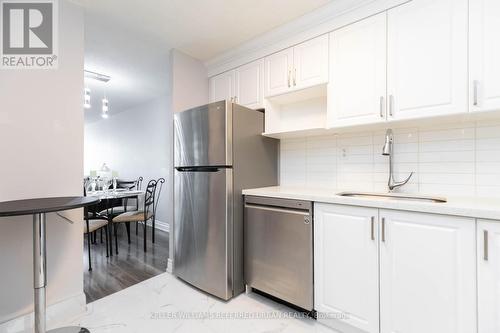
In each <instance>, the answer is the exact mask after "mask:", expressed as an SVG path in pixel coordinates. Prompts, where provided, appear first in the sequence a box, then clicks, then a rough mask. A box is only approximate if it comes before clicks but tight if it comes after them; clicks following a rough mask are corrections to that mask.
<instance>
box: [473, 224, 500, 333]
mask: <svg viewBox="0 0 500 333" xmlns="http://www.w3.org/2000/svg"><path fill="white" fill-rule="evenodd" d="M477 236H478V240H477V253H478V258H477V278H478V280H477V284H478V285H477V289H478V316H479V317H478V327H479V333H498V332H500V221H494V222H493V221H482V220H479V221H478V224H477Z"/></svg>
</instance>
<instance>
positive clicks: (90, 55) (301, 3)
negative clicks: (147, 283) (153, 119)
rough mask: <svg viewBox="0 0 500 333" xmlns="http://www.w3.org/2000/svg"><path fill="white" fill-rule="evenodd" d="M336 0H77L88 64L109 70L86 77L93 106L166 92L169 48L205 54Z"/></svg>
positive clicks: (126, 103) (123, 105) (116, 106)
mask: <svg viewBox="0 0 500 333" xmlns="http://www.w3.org/2000/svg"><path fill="white" fill-rule="evenodd" d="M331 1H332V0H252V1H250V0H209V1H208V0H164V1H160V0H143V1H140V2H139V1H130V0H128V1H125V0H105V1H104V0H73V2H76V3H78V4H80V5H82V6H83V7H84V8H85V69H87V70H91V71H94V72H99V73H102V74H105V75H109V76H111V80H110V81H109V82H108V83H107V84H102V83H100V82H96V81H94V80H86V86H87V87H88V88H90V89H91V96H92V109H90V110H86V112H85V120H86V121H87V122H91V121H96V120H98V119H100V116H99V114H100V110H101V109H100V108H101V104H100V99H102V97H103V96H104V95H107V98H108V99H109V101H110V114H111V115H112V114H113V113H116V112H120V111H124V110H126V109H129V108H132V107H135V106H137V105H140V104H141V103H144V102H146V101H149V100H152V99H155V98H158V97H160V96H164V95H166V94H168V91H169V89H168V84H169V82H168V77H169V75H168V71H169V66H168V64H169V50H170V49H171V48H176V49H178V50H180V51H182V52H184V53H186V54H188V55H190V56H192V57H194V58H197V59H200V60H202V61H206V60H208V59H211V58H213V57H214V56H216V55H218V54H220V53H222V52H224V51H227V50H229V49H232V48H234V47H235V46H237V45H239V44H241V43H243V42H245V41H247V40H250V39H252V38H255V37H257V36H259V35H261V34H263V33H265V32H267V31H269V30H272V29H273V28H275V27H277V26H280V25H282V24H284V23H286V22H289V21H291V20H293V19H295V18H297V17H299V16H302V15H304V14H306V13H308V12H310V11H312V10H314V9H316V8H318V7H320V6H322V5H325V4H327V3H329V2H331Z"/></svg>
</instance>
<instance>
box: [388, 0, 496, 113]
mask: <svg viewBox="0 0 500 333" xmlns="http://www.w3.org/2000/svg"><path fill="white" fill-rule="evenodd" d="M492 1H493V0H492ZM467 22H468V1H467V0H418V1H410V2H408V3H406V4H403V5H401V6H398V7H395V8H393V9H390V10H389V11H388V34H387V36H388V41H387V43H388V45H387V47H388V62H387V65H388V68H387V75H388V77H387V89H388V91H387V94H388V109H389V117H388V118H389V120H391V119H408V118H419V117H429V116H436V115H443V114H452V113H463V112H466V111H467V109H468V107H467V96H468V92H467V86H468V85H467V82H468V73H467V44H468V43H467V36H468V23H467ZM499 80H500V79H499ZM499 82H500V81H499Z"/></svg>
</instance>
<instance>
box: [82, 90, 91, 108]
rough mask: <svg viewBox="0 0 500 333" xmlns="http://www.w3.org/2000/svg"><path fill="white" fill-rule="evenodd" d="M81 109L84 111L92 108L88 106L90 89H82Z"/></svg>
mask: <svg viewBox="0 0 500 333" xmlns="http://www.w3.org/2000/svg"><path fill="white" fill-rule="evenodd" d="M83 107H84V108H85V109H90V108H91V107H92V105H91V104H90V89H89V88H85V89H84V95H83Z"/></svg>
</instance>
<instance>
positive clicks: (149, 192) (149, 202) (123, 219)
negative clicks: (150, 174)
mask: <svg viewBox="0 0 500 333" xmlns="http://www.w3.org/2000/svg"><path fill="white" fill-rule="evenodd" d="M155 190H156V180H154V179H152V180H150V181H149V182H148V185H147V187H146V190H145V193H144V205H143V208H142V209H137V210H133V211H128V212H124V213H122V214H120V215H118V216H116V217H114V218H113V219H112V222H113V230H114V233H115V248H116V254H118V240H117V225H118V224H119V223H130V222H135V223H136V224H138V223H139V222H143V223H144V252H146V251H147V246H146V245H147V243H146V241H147V237H146V234H147V232H146V229H147V221H148V220H150V219H151V218H152V217H153V216H154V215H153V214H154V213H153V212H154V203H155Z"/></svg>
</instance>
